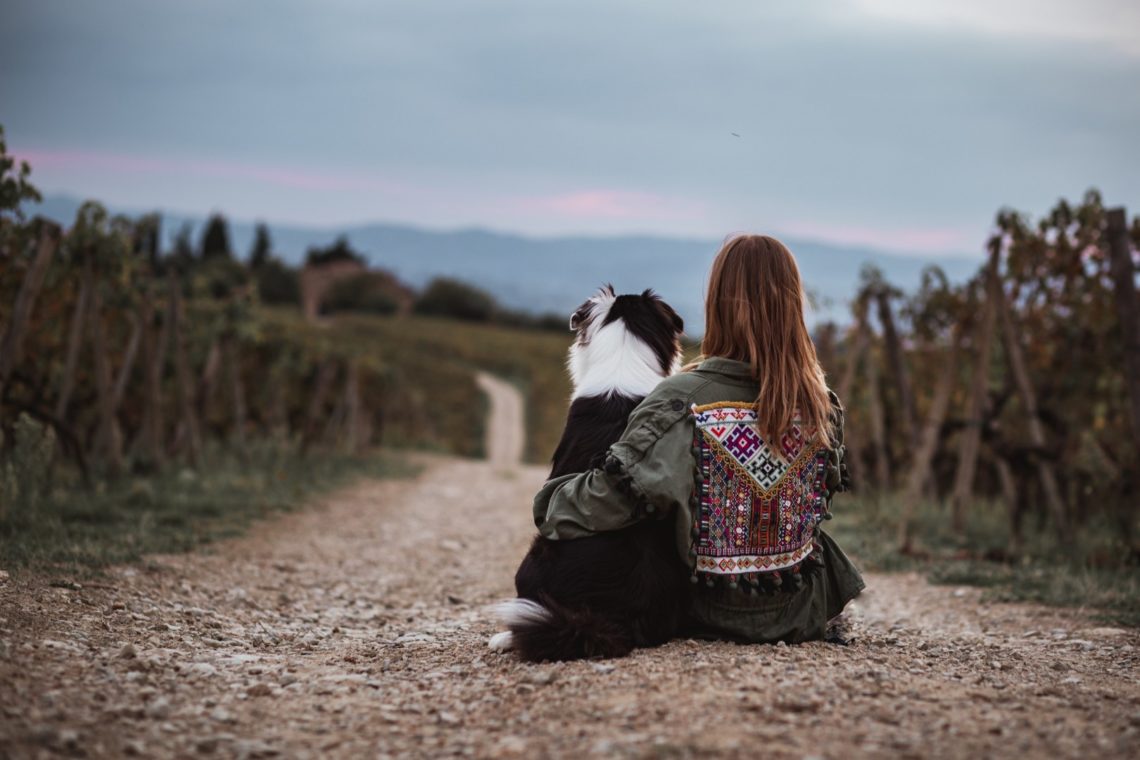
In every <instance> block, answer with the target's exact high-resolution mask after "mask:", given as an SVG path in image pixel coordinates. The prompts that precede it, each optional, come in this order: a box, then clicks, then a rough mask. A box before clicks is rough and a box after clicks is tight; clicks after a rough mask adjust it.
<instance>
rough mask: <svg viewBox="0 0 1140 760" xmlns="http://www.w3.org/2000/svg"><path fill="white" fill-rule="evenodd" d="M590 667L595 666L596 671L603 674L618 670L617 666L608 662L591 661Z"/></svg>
mask: <svg viewBox="0 0 1140 760" xmlns="http://www.w3.org/2000/svg"><path fill="white" fill-rule="evenodd" d="M590 667H591V668H593V670H594V672H595V673H601V674H602V675H606V674H607V673H613V672H614V671H615V670H617V668H616V667H614V666H613V665H610V664H609V663H608V662H592V663H590Z"/></svg>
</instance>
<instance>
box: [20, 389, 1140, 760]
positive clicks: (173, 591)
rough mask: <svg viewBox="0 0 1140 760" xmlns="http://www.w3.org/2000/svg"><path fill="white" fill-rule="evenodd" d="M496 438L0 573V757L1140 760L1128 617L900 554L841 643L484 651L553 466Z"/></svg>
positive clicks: (1136, 643) (876, 581)
mask: <svg viewBox="0 0 1140 760" xmlns="http://www.w3.org/2000/svg"><path fill="white" fill-rule="evenodd" d="M498 392H500V393H505V392H509V391H503V390H502V389H501V388H500V390H499V391H498ZM492 400H493V402H494V396H492ZM492 427H493V429H494V431H495V432H494V433H493V434H494V435H496V436H498V437H499V438H503V437H504V436H507V437H509V436H510V435H520V434H521V433H518V432H517V431H515V432H507V431H505V430H504V429H502V428H501V427H499V428H495V427H494V426H492ZM497 445H500V444H496V446H497ZM507 445H508V446H514V445H515V442H511V441H508V442H507ZM491 459H492V462H494V463H485V462H475V461H464V460H453V459H444V458H432V459H424V464H425V467H424V470H423V472H422V474H421V475H420V476H419V477H418V478H416V479H414V480H394V481H384V482H368V483H363V484H360V485H359V486H357V487H354V488H352V489H349V490H346V491H343V492H341V493H338V494H335V495H333V496H331V497H329V498H328V499H326V500H324V501H322V502H320V503H317V504H314V505H313V507H312V508H311V509H309V510H307V511H305V512H303V513H298V514H293V515H288V516H285V517H282V518H280V519H277V520H274V521H272V522H267V523H264V524H262V525H260V526H259V527H258V528H256V529H255V530H254V531H252V532H251V533H250V535H248V536H247V537H245V538H242V539H239V540H234V541H230V542H226V543H223V544H219V545H217V546H216V547H215V548H214V550H213V551H212V552H210V553H201V554H194V555H186V556H169V557H156V558H154V559H153V560H152V561H149V562H147V563H145V564H143V565H141V566H137V567H121V568H116V569H113V570H112V571H111V572H110V574H109V576H108V577H107V578H106V579H104V582H103V583H100V584H89V585H86V586H82V587H81V586H79V585H75V584H72V585H71V586H70V587H67V586H53V585H48V584H47V583H46V582H45V581H43V580H41V579H37V578H36V577H29V576H26V575H20V576H17V577H14V578H5V577H3V576H0V756H2V757H38V756H55V755H74V756H90V757H118V756H124V755H127V756H130V755H135V756H140V757H169V756H179V757H182V756H199V755H201V756H209V755H216V756H225V757H232V756H236V757H270V756H284V757H326V756H329V757H360V756H367V757H373V756H380V757H384V756H418V755H432V756H435V755H470V756H477V757H492V756H494V757H498V756H520V757H538V756H547V755H552V756H574V755H577V756H587V755H601V756H639V757H640V756H646V757H659V756H660V757H697V756H709V755H714V756H720V755H723V756H744V755H750V756H756V755H761V756H763V757H766V758H805V757H820V758H841V757H842V758H846V757H852V756H867V757H931V756H937V757H963V758H965V757H970V758H975V757H997V756H1018V757H1050V758H1052V757H1074V758H1076V757H1087V756H1090V755H1095V756H1097V757H1130V758H1131V757H1140V676H1138V670H1137V661H1138V659H1140V635H1138V633H1137V632H1136V631H1132V630H1121V629H1115V628H1106V627H1102V626H1100V625H1098V624H1097V623H1095V622H1092V621H1091V620H1090V618H1089V617H1088V616H1086V615H1085V614H1082V613H1081V612H1080V611H1072V610H1054V609H1045V608H1040V607H1033V606H1027V605H1009V604H989V603H983V602H982V601H981V600H980V594H979V592H977V591H976V590H972V589H954V588H949V587H934V586H930V585H928V584H927V583H925V582H924V581H923V580H922V579H920V578H918V577H916V576H912V575H875V574H871V575H869V576H868V577H867V580H868V586H869V591H868V593H867V594H866V596H865V597H864V598H862V599H860V600H859V601H858V602H856V603H855V604H854V605H853V609H852V611H851V614H852V618H853V627H854V630H855V634H856V637H857V640H856V642H855V643H854V644H853V645H851V646H848V647H840V646H835V645H828V644H808V645H802V646H797V647H786V646H737V645H733V644H728V643H707V642H696V641H684V640H682V641H675V642H673V643H671V644H669V645H668V646H665V647H662V648H660V649H656V650H645V651H641V652H638V653H637V654H635V655H634V656H632V657H629V658H626V659H622V660H615V661H607V662H577V663H570V664H562V665H541V666H530V665H523V664H520V663H518V662H516V661H515V660H514V659H513V658H512V657H511V656H509V655H498V654H494V653H492V652H490V651H489V650H488V649H487V646H486V641H487V639H488V637H489V636H490V635H491V634H492V633H494V632H495V631H496V626H495V625H494V623H493V622H492V621H491V620H490V619H489V617H488V615H487V613H486V606H487V605H488V604H490V603H493V602H495V601H498V600H500V599H502V598H504V597H506V596H508V595H509V593H510V591H511V579H512V576H513V572H514V567H515V565H516V563H517V561H518V560H519V559H520V558H521V556H522V554H523V552H524V550H525V548H526V546H527V543H528V541H529V538H530V535H531V533H532V525H531V523H530V515H529V502H530V498H531V496H532V495H533V493H534V491H535V490H536V489H537V488H538V486H539V485H540V483H541V482H542V480H543V476H544V474H545V473H544V470H542V469H539V468H523V467H518V466H514V465H512V464H511V463H510V462H509V461H506V460H505V459H504V455H503V454H502V452H501V450H499V449H497V448H494V449H493V450H492V451H491Z"/></svg>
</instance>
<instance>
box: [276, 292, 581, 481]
mask: <svg viewBox="0 0 1140 760" xmlns="http://www.w3.org/2000/svg"><path fill="white" fill-rule="evenodd" d="M260 314H261V323H262V325H263V334H264V339H265V340H267V341H272V340H275V336H289V338H290V339H291V340H292V341H294V342H295V344H296V345H297V346H298V350H299V351H300V352H301V353H302V354H311V353H312V352H320V351H325V352H330V351H331V352H335V353H336V355H337V356H343V357H349V358H355V359H357V360H372V361H376V359H377V357H380V358H381V359H382V361H383V367H384V369H383V375H382V379H381V380H378V382H377V383H376V385H375V386H374V388H375V390H374V391H370V392H369V393H368V394H367V395H368V397H369V398H370V399H371V400H372V402H373V403H376V404H379V413H378V417H379V420H380V422H379V425H380V426H381V428H382V432H381V440H382V441H383V443H384V444H385V445H387V446H400V447H413V448H427V449H433V450H439V451H446V452H449V453H453V454H460V455H464V456H479V455H480V454H481V453H482V450H483V430H484V427H483V424H484V418H485V414H486V408H485V400H484V398H483V395H482V393H481V392H480V391H479V389H478V388H477V387H476V385H475V382H474V378H473V376H472V375H473V372H474V371H475V370H477V369H482V370H486V371H488V372H492V373H495V374H497V375H500V376H502V377H505V378H507V379H508V380H510V381H511V382H513V383H514V384H515V385H516V386H517V387H518V388H519V389H520V390H521V391H522V393H523V397H524V398H525V400H526V429H527V442H526V452H525V453H526V458H527V459H528V460H529V461H531V462H540V463H545V462H547V461H549V460H550V456H551V454H553V452H554V448H555V446H557V445H558V438H559V436H560V435H561V433H562V426H563V422H564V421H565V418H566V406H567V399H568V398H569V395H570V384H569V380H568V379H567V377H566V370H565V361H566V350H567V348H569V345H570V335H569V333H567V332H566V331H565V330H562V331H561V332H560V333H558V334H552V333H548V332H541V331H537V330H521V329H516V328H510V327H500V326H495V325H481V324H472V323H464V322H456V321H453V320H446V319H438V318H427V317H408V318H398V317H376V316H367V315H363V314H345V315H343V316H337V317H335V318H334V319H332V320H330V321H329V322H328V323H325V324H322V325H319V326H317V325H312V324H309V323H307V322H305V321H304V320H303V319H302V318H301V316H300V315H299V314H297V313H296V312H294V311H291V310H284V309H262V310H261V312H260Z"/></svg>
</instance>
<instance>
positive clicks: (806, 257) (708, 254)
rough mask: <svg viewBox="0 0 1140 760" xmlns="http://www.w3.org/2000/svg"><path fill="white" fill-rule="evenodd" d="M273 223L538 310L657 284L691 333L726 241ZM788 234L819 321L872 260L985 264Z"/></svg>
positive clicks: (54, 210) (964, 268)
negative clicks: (599, 291) (605, 286)
mask: <svg viewBox="0 0 1140 760" xmlns="http://www.w3.org/2000/svg"><path fill="white" fill-rule="evenodd" d="M78 208H79V201H78V200H77V199H75V198H72V197H67V196H49V197H47V198H45V200H44V203H43V204H42V205H41V206H39V207H38V208H37V209H35V212H37V213H40V214H42V215H44V216H46V217H48V218H51V219H54V220H56V221H58V222H60V223H61V224H64V225H68V224H70V223H71V222H72V221H73V220H74V219H75V212H76V210H77V209H78ZM111 210H112V211H114V212H117V213H127V214H137V213H142V211H144V210H140V209H121V208H112V209H111ZM204 220H205V217H203V216H191V217H188V216H185V215H181V214H173V213H172V214H164V216H163V239H164V241H169V240H170V239H171V237H172V236H173V235H174V233H175V232H177V231H178V229H179V228H180V227H181V226H182V225H183V224H184V223H190V224H193V225H194V227H195V229H196V231H197V229H198V228H199V227H200V226H201V225H202V223H203V222H204ZM253 229H254V224H253V223H252V222H249V221H242V220H230V231H231V237H232V241H233V245H234V248H235V250H236V251H237V252H238V253H239V254H240V255H243V256H244V255H245V254H246V253H247V252H248V250H249V247H250V243H251V241H252V240H253ZM270 232H271V234H272V237H273V245H274V249H275V251H276V253H277V254H278V255H279V256H281V257H282V258H283V259H285V260H286V261H288V262H291V263H295V264H296V263H300V262H301V261H302V260H303V258H304V255H305V251H306V249H308V248H309V247H310V246H313V245H325V244H327V243H329V242H331V241H332V240H333V239H334V238H335V237H336V236H338V235H342V234H343V235H346V236H347V237H348V239H349V241H350V242H351V243H352V246H353V247H354V248H356V249H357V250H360V251H363V252H364V253H365V254H366V255H367V256H368V259H369V261H370V263H371V264H372V265H373V266H378V267H383V268H385V269H389V270H391V271H392V272H394V273H395V274H396V275H397V276H399V277H400V278H401V279H402V280H404V281H407V282H409V283H411V284H413V285H415V286H417V287H419V286H422V285H423V284H424V283H426V282H427V281H428V280H430V279H431V278H432V277H433V276H436V275H441V274H442V275H448V276H451V277H457V278H460V279H463V280H466V281H468V282H470V283H472V284H475V285H478V286H479V287H482V288H485V289H486V290H488V291H490V292H491V293H493V294H494V295H495V296H496V297H497V298H498V299H499V300H500V302H501V303H503V304H504V305H505V306H508V307H511V308H517V309H525V310H527V311H533V312H549V311H553V312H558V313H565V314H569V313H570V312H571V311H572V310H573V309H574V307H576V306H577V305H578V304H580V303H581V302H582V301H583V300H584V299H585V298H586V297H587V296H589V295H590V293H591V292H593V290H594V289H595V288H597V287H598V286H599V285H601V284H602V283H606V282H612V283H613V285H614V287H615V288H617V289H618V291H619V292H621V291H627V292H628V291H635V290H636V291H640V290H643V289H645V288H650V287H651V288H654V289H655V290H657V291H658V292H659V293H661V295H662V296H663V297H664V298H665V299H666V300H668V301H669V302H670V303H671V304H673V305H674V307H675V308H676V309H677V310H678V311H679V312H680V313H681V315H682V316H683V317H684V318H685V321H686V324H687V326H688V327H689V332H690V333H693V334H698V333H699V332H701V329H702V324H701V320H702V314H701V311H702V302H703V298H704V286H705V278H706V277H707V274H708V268H709V264H710V263H711V262H712V258H713V256H714V255H715V254H716V251H717V248H718V247H719V244H720V241H718V240H685V239H677V238H664V237H648V236H626V237H618V236H615V237H556V238H535V237H524V236H522V235H514V234H510V233H500V232H491V231H487V230H481V229H465V230H454V231H437V230H427V229H420V228H416V227H410V226H406V225H399V224H362V225H354V226H348V227H340V228H318V227H302V226H293V225H271V226H270ZM784 242H785V243H787V244H788V246H789V247H790V248H791V249H792V251H793V252H794V253H795V254H796V259H797V260H798V261H799V264H800V270H801V272H802V274H803V278H804V283H805V285H806V287H807V288H808V289H809V290H810V291H812V292H813V294H814V295H815V296H816V298H817V301H818V302H819V305H820V308H819V309H818V310H816V311H815V312H814V313H813V314H812V316H811V320H812V321H813V322H815V321H820V320H826V319H836V320H837V321H840V322H843V321H846V320H847V317H848V309H847V302H848V300H849V299H850V297H851V295H852V294H853V293H854V290H855V284H856V282H857V281H858V276H859V270H860V268H861V267H862V266H863V265H864V264H865V263H872V264H874V265H876V266H878V267H879V268H880V269H882V270H883V272H884V273H885V274H886V276H887V278H888V279H889V280H890V281H891V282H893V283H895V284H897V285H899V286H901V287H902V288H904V289H908V290H909V289H912V288H914V287H915V286H917V284H918V282H919V277H920V275H921V272H922V270H923V269H924V268H925V267H927V266H929V265H931V264H938V265H939V266H941V267H942V268H943V270H944V271H945V272H946V274H947V276H948V277H949V278H950V279H951V280H952V281H961V280H964V279H966V278H967V277H969V276H970V275H972V274H973V273H974V272H975V271H976V270H977V268H978V264H979V262H980V260H981V255H980V254H979V256H978V258H977V259H969V258H961V257H936V256H903V255H899V254H892V253H885V252H883V251H877V250H873V249H869V248H856V247H845V246H838V245H831V244H827V243H819V242H813V241H810V240H798V239H794V238H784Z"/></svg>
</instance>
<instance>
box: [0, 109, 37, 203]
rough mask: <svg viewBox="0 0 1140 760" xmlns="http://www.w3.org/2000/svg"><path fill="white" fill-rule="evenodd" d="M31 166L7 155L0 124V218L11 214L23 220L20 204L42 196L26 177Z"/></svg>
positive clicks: (6, 146)
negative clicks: (17, 162) (17, 163)
mask: <svg viewBox="0 0 1140 760" xmlns="http://www.w3.org/2000/svg"><path fill="white" fill-rule="evenodd" d="M31 173H32V167H30V166H28V162H27V161H21V162H20V164H19V166H18V167H17V165H16V159H15V158H13V157H12V156H10V155H8V144H7V142H5V140H4V127H3V125H0V220H2V219H4V217H6V216H7V215H9V214H11V216H12V217H14V218H15V220H16V221H23V219H24V214H23V212H22V210H21V209H20V205H21V204H22V203H24V202H25V201H32V202H33V203H39V202H40V201H41V200H43V198H42V197H41V196H40V191H39V190H37V189H36V188H35V187H34V186H33V185H32V183H31V182H29V181H28V177H29V176H31Z"/></svg>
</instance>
